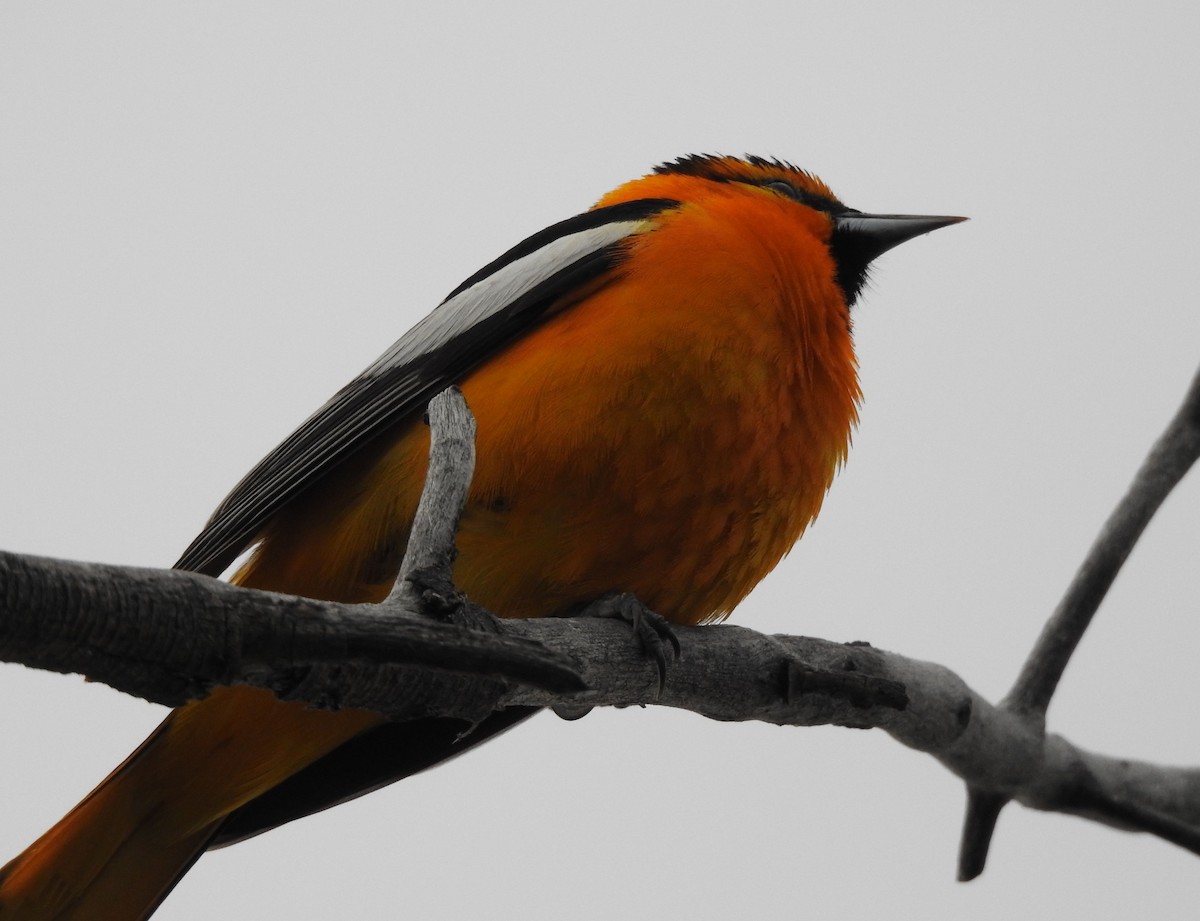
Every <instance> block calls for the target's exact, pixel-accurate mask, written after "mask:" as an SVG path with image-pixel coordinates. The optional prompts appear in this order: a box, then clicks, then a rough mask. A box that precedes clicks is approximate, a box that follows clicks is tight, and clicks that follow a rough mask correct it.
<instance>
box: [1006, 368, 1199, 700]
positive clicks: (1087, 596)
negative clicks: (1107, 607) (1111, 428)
mask: <svg viewBox="0 0 1200 921" xmlns="http://www.w3.org/2000/svg"><path fill="white" fill-rule="evenodd" d="M1197 458H1200V371H1198V372H1197V373H1196V376H1195V378H1193V380H1192V384H1191V386H1190V387H1189V388H1188V393H1187V396H1186V397H1185V398H1184V401H1183V404H1182V405H1181V406H1180V408H1179V411H1178V412H1177V413H1176V414H1175V417H1174V418H1173V419H1172V420H1171V422H1170V424H1169V425H1168V426H1167V428H1166V430H1165V431H1164V432H1163V434H1162V435H1161V436H1160V437H1159V439H1158V441H1157V442H1155V444H1154V446H1153V447H1152V448H1151V449H1150V454H1149V455H1148V456H1147V458H1146V460H1145V462H1144V463H1143V464H1142V467H1141V469H1140V470H1138V472H1137V475H1136V476H1135V477H1134V480H1133V483H1132V485H1131V486H1130V487H1129V491H1128V492H1127V493H1126V494H1125V496H1124V498H1122V499H1121V501H1120V503H1119V504H1118V505H1117V507H1116V509H1114V510H1113V513H1112V514H1111V515H1110V516H1109V518H1108V521H1106V522H1105V523H1104V527H1103V528H1102V529H1101V530H1100V534H1099V536H1098V537H1097V538H1096V542H1095V543H1094V544H1092V548H1091V550H1090V551H1089V552H1088V555H1087V558H1086V559H1085V560H1084V562H1083V565H1082V566H1080V567H1079V571H1078V572H1077V573H1076V574H1075V578H1074V580H1072V582H1071V585H1070V587H1069V588H1068V589H1067V593H1066V594H1065V595H1064V596H1063V599H1062V601H1061V602H1059V605H1058V607H1057V608H1056V609H1055V611H1054V614H1053V615H1051V617H1050V619H1049V620H1048V621H1047V622H1046V626H1045V628H1043V630H1042V634H1041V636H1039V637H1038V640H1037V643H1036V644H1035V645H1034V647H1033V651H1032V652H1030V654H1029V658H1028V659H1026V661H1025V665H1024V667H1023V668H1022V669H1021V674H1020V676H1019V677H1018V678H1017V681H1016V684H1014V685H1013V688H1012V690H1011V691H1009V693H1008V696H1007V697H1006V698H1005V703H1006V705H1007V706H1009V707H1010V708H1011V709H1013V710H1014V711H1016V712H1018V713H1028V714H1045V712H1046V708H1047V707H1048V706H1049V705H1050V698H1051V697H1053V696H1054V691H1055V689H1056V688H1057V687H1058V682H1059V680H1060V679H1061V678H1062V674H1063V671H1064V670H1065V669H1066V667H1067V662H1068V661H1069V660H1070V658H1071V654H1072V653H1074V651H1075V647H1076V646H1078V645H1079V641H1080V639H1081V638H1082V637H1083V633H1084V631H1085V630H1087V628H1088V625H1089V624H1090V623H1091V621H1092V616H1093V615H1094V614H1095V613H1096V609H1097V608H1099V607H1100V602H1102V601H1103V600H1104V596H1105V595H1106V594H1107V592H1108V589H1109V588H1110V587H1111V586H1112V583H1113V580H1114V579H1116V577H1117V573H1118V572H1120V570H1121V566H1122V565H1123V564H1124V562H1125V560H1126V559H1127V558H1128V557H1129V553H1130V551H1132V550H1133V547H1134V544H1136V543H1137V541H1138V538H1139V537H1141V535H1142V532H1143V531H1144V530H1145V528H1146V525H1147V524H1149V523H1150V519H1151V518H1152V517H1153V516H1154V513H1155V512H1156V511H1158V508H1159V506H1160V505H1162V503H1163V500H1164V499H1166V497H1167V496H1168V495H1169V494H1170V492H1171V490H1172V489H1174V488H1175V486H1176V484H1178V483H1179V481H1180V480H1181V479H1183V476H1184V474H1186V473H1187V472H1188V470H1189V469H1191V467H1192V465H1193V464H1194V463H1195V462H1196V459H1197Z"/></svg>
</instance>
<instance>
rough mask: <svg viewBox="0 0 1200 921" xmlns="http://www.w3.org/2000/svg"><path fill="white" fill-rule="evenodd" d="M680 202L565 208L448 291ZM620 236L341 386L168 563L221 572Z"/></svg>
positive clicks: (589, 273)
mask: <svg viewBox="0 0 1200 921" xmlns="http://www.w3.org/2000/svg"><path fill="white" fill-rule="evenodd" d="M677 205H678V202H675V201H671V200H668V199H643V200H640V201H634V202H625V203H622V204H619V205H613V206H611V207H607V208H597V209H595V210H593V211H588V212H585V213H583V214H580V215H576V216H575V217H573V218H568V219H567V220H565V221H561V222H560V223H558V224H555V225H553V226H552V227H549V228H547V229H546V230H543V231H541V232H539V233H537V234H535V235H533V236H532V237H530V238H528V239H527V240H525V241H523V242H522V243H520V244H518V245H517V246H515V247H513V248H512V249H511V250H509V251H508V252H507V253H505V254H504V255H503V256H501V257H500V258H499V259H497V260H496V261H495V262H492V263H490V264H489V265H488V266H485V267H484V268H483V269H481V270H480V271H479V272H477V273H476V274H475V275H472V276H471V277H470V278H469V279H467V280H466V281H465V282H463V284H462V285H459V287H457V288H456V289H455V290H454V291H453V292H451V294H450V295H449V296H448V297H447V300H449V299H450V298H453V297H454V296H456V295H458V294H460V293H461V292H463V291H466V290H467V289H469V288H471V287H472V286H473V285H476V284H478V283H479V282H481V281H483V280H485V279H486V278H489V277H491V276H492V275H494V274H495V273H496V272H498V271H500V270H501V269H503V268H504V267H505V266H507V265H510V264H511V263H513V262H515V261H516V260H518V259H520V258H522V257H524V256H528V255H532V254H533V253H535V252H536V251H537V250H539V249H541V248H542V247H544V246H546V245H548V244H550V243H552V242H554V241H555V240H558V239H561V238H563V237H566V236H568V235H570V234H575V233H580V232H582V231H586V230H592V229H595V228H598V227H602V226H604V225H606V224H610V223H617V222H627V221H636V220H644V219H646V218H649V217H652V216H654V215H656V214H659V213H661V212H663V211H665V210H668V209H670V208H673V207H676V206H677ZM623 243H624V241H623V240H619V241H617V242H615V243H611V244H609V245H606V246H603V247H601V248H599V249H596V250H594V251H592V252H590V253H587V254H586V255H584V256H583V257H582V258H580V259H578V260H576V261H574V262H572V263H569V264H568V265H566V266H565V267H564V268H562V269H560V270H559V271H557V272H555V273H554V274H553V275H551V276H549V277H548V278H546V279H545V280H543V281H542V282H540V283H539V284H537V285H535V286H534V287H532V288H530V289H529V290H528V291H526V292H525V293H524V294H522V295H520V296H519V297H516V298H514V299H513V300H512V301H511V302H509V303H508V304H505V305H504V306H503V307H502V308H501V309H499V310H497V311H495V312H493V313H491V314H489V315H487V316H485V317H484V318H482V319H481V320H480V321H479V322H477V323H475V324H474V325H472V326H471V327H470V328H468V329H466V330H465V331H463V332H461V333H460V334H458V335H456V336H453V337H452V338H450V339H449V340H448V341H446V342H444V343H443V344H441V345H439V346H437V347H435V348H431V349H430V350H428V351H426V352H423V353H421V354H419V355H417V356H416V357H414V358H413V359H412V360H409V361H407V362H405V363H403V364H401V365H398V366H396V367H392V368H384V369H383V370H382V371H379V372H378V373H366V374H364V375H363V376H361V377H359V378H357V379H355V380H354V381H352V382H351V383H349V384H348V385H347V386H346V387H344V388H342V390H341V391H339V392H338V393H337V394H336V395H335V396H334V397H333V399H331V400H330V401H329V402H328V403H326V404H325V406H323V407H322V408H321V409H320V410H319V411H318V412H317V413H316V414H314V415H313V416H311V417H310V418H309V419H308V420H307V421H306V422H304V423H303V424H302V425H301V426H300V427H299V428H298V429H297V430H296V431H295V432H293V433H292V434H291V435H290V436H289V437H288V438H287V439H286V440H285V441H284V442H283V443H282V444H281V445H279V447H277V448H276V449H275V450H274V451H272V452H271V453H270V454H269V455H267V457H265V458H264V459H263V460H262V461H261V462H259V464H258V465H257V466H255V467H254V469H253V470H251V471H250V472H249V473H248V474H247V475H246V476H245V477H244V478H243V479H242V481H241V482H240V483H239V484H238V485H237V486H236V487H234V489H233V492H231V493H230V494H229V496H228V498H226V499H225V501H224V502H222V503H221V505H220V506H218V508H217V510H216V511H215V512H214V513H213V516H212V518H211V519H210V520H209V522H208V524H207V525H206V526H205V528H204V530H203V531H201V532H200V534H199V535H198V536H197V537H196V539H195V540H194V541H192V543H191V545H190V546H189V547H188V548H187V550H185V551H184V553H183V555H182V556H181V557H180V558H179V561H178V562H177V563H176V564H175V568H177V569H185V570H190V571H192V572H201V573H205V574H207V575H212V576H216V575H219V574H220V573H221V572H223V571H224V570H225V569H226V568H227V567H228V566H229V564H230V563H232V562H233V561H234V560H235V559H236V558H237V556H238V555H239V554H240V553H242V552H243V551H244V550H245V549H246V548H247V547H248V546H250V545H251V544H252V543H253V541H254V540H255V539H256V538H257V537H258V535H259V534H260V533H261V531H262V528H263V526H264V525H265V524H266V523H267V522H268V521H269V520H270V518H271V517H272V516H273V515H274V514H275V513H276V512H278V511H279V509H280V508H282V507H283V506H284V505H285V504H287V503H288V502H290V501H291V500H292V499H294V498H295V497H296V496H297V495H299V494H300V493H302V492H303V491H305V490H307V489H308V488H310V487H311V486H312V485H313V484H314V483H315V482H316V481H318V480H319V479H320V478H322V477H323V476H325V475H326V474H327V473H329V471H330V470H332V469H333V468H334V467H335V466H337V465H338V464H340V463H341V462H342V461H344V460H346V458H348V457H349V456H351V455H352V454H354V453H356V452H357V451H358V450H360V449H362V448H363V447H364V446H366V445H368V444H369V443H370V442H371V441H372V440H373V439H374V438H376V437H378V436H380V435H382V434H383V433H385V432H386V431H388V430H389V429H390V428H391V427H392V426H393V425H395V424H397V423H400V422H402V421H404V420H405V419H408V418H411V417H412V416H413V415H414V414H415V413H418V412H423V411H424V409H425V406H426V404H427V403H428V402H429V400H430V399H432V398H433V397H434V396H435V395H436V394H437V393H439V392H440V391H441V390H443V389H445V388H446V387H447V386H449V385H450V384H452V383H455V382H456V381H458V380H461V379H462V377H464V376H465V375H466V374H467V373H469V372H470V371H471V370H472V369H473V368H475V367H476V366H478V365H479V364H480V363H481V362H483V361H484V360H485V359H487V358H488V357H490V356H491V355H493V354H495V353H496V352H497V351H498V350H500V349H501V348H503V347H504V346H505V345H507V344H508V343H510V342H512V341H513V340H514V339H516V338H517V337H519V336H520V335H521V334H522V333H524V332H526V331H527V330H528V329H530V328H531V327H532V326H534V325H536V324H537V323H538V322H539V321H540V320H542V319H543V318H544V317H545V316H546V313H547V310H548V309H549V308H550V307H551V306H552V305H553V304H554V303H555V302H556V301H558V300H559V299H561V298H562V297H563V296H565V295H567V294H569V293H570V292H571V291H573V290H577V289H578V288H579V287H580V286H582V285H585V284H587V283H589V282H593V281H596V280H597V279H600V278H601V277H603V276H604V275H605V274H606V273H608V272H610V271H611V270H612V269H613V268H614V267H615V266H616V265H617V264H618V263H619V262H620V259H621V257H622V255H623V253H624V245H623ZM443 303H445V302H443Z"/></svg>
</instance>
